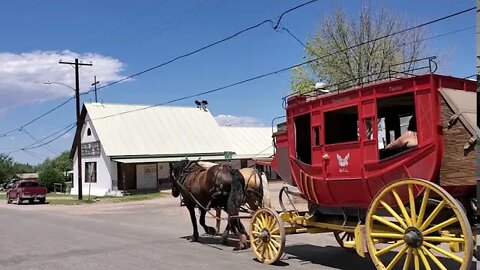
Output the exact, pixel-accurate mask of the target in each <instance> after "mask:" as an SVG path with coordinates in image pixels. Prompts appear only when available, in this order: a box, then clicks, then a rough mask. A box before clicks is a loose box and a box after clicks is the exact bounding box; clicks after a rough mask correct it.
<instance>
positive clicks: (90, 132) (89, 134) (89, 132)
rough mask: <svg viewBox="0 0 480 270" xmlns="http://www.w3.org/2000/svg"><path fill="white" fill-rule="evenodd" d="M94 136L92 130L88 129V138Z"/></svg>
mask: <svg viewBox="0 0 480 270" xmlns="http://www.w3.org/2000/svg"><path fill="white" fill-rule="evenodd" d="M91 135H92V130H91V129H90V128H88V129H87V136H91Z"/></svg>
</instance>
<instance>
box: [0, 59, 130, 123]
mask: <svg viewBox="0 0 480 270" xmlns="http://www.w3.org/2000/svg"><path fill="white" fill-rule="evenodd" d="M75 58H78V59H79V60H80V61H82V62H83V63H90V62H91V63H92V64H93V66H92V67H88V66H84V67H81V69H80V91H82V92H85V91H88V90H89V89H90V87H91V86H90V85H91V83H92V82H93V76H94V75H96V76H97V80H99V81H100V85H102V84H106V83H108V82H111V81H114V80H118V79H120V78H122V76H121V75H120V72H121V71H123V69H124V65H123V64H122V63H121V62H120V61H119V60H118V59H114V58H111V57H108V56H103V55H99V54H93V53H85V54H78V53H75V52H71V51H68V50H66V51H61V52H57V51H33V52H28V53H21V54H15V53H9V52H0V114H2V113H5V112H6V111H7V110H9V109H12V108H14V107H18V106H21V105H27V104H33V103H37V102H44V101H48V100H53V99H57V98H62V97H71V96H73V94H74V92H73V91H72V89H69V88H68V87H65V86H63V85H58V84H51V85H46V84H44V83H45V82H47V81H51V82H59V83H64V84H67V85H70V86H72V87H73V88H74V87H75V71H74V69H73V68H72V67H71V66H70V65H61V64H59V63H58V62H59V61H60V60H62V61H67V62H73V61H74V60H75Z"/></svg>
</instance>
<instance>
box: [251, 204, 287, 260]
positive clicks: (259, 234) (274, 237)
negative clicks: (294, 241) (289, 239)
mask: <svg viewBox="0 0 480 270" xmlns="http://www.w3.org/2000/svg"><path fill="white" fill-rule="evenodd" d="M250 245H251V246H252V250H253V252H254V253H255V256H256V257H257V259H258V260H259V261H260V262H262V263H265V264H272V263H275V262H277V261H278V260H279V259H280V257H281V256H282V255H283V249H284V248H285V228H284V227H283V222H282V220H281V219H280V217H279V216H278V214H277V212H276V211H274V210H272V209H269V208H261V209H258V210H257V211H256V212H255V213H254V214H253V217H252V220H251V222H250Z"/></svg>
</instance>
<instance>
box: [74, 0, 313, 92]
mask: <svg viewBox="0 0 480 270" xmlns="http://www.w3.org/2000/svg"><path fill="white" fill-rule="evenodd" d="M317 1H319V0H312V1H308V2H305V3H303V4H300V5H297V6H295V7H293V8H290V9H288V10H286V11H284V12H283V13H282V14H281V15H280V16H279V17H278V19H277V22H274V21H272V20H270V19H267V20H263V21H262V22H260V23H257V24H255V25H252V26H250V27H247V28H244V29H242V30H240V31H238V32H236V33H234V34H232V35H230V36H227V37H225V38H222V39H220V40H218V41H215V42H213V43H210V44H208V45H205V46H203V47H201V48H199V49H196V50H193V51H191V52H188V53H185V54H182V55H180V56H177V57H175V58H173V59H171V60H168V61H166V62H163V63H161V64H158V65H155V66H153V67H150V68H147V69H144V70H142V71H140V72H137V73H134V74H132V75H130V76H127V77H124V78H122V79H119V80H117V81H113V82H111V83H108V84H106V85H103V86H100V87H99V88H97V91H98V90H101V89H103V88H106V87H108V86H112V85H114V84H117V83H120V82H123V81H126V80H129V79H131V78H134V77H137V76H139V75H142V74H144V73H147V72H150V71H152V70H155V69H158V68H160V67H163V66H166V65H168V64H171V63H173V62H176V61H178V60H180V59H182V58H186V57H188V56H191V55H194V54H197V53H199V52H201V51H204V50H206V49H208V48H211V47H214V46H216V45H218V44H221V43H224V42H226V41H228V40H230V39H233V38H235V37H237V36H239V35H241V34H243V33H245V32H248V31H251V30H253V29H256V28H258V27H260V26H262V25H264V24H267V23H270V26H271V27H272V29H274V30H276V29H277V27H278V25H279V24H280V22H281V20H282V18H283V16H285V15H286V14H288V13H290V12H292V11H294V10H296V9H299V8H301V7H304V6H306V5H309V4H311V3H314V2H317ZM90 92H92V90H89V91H88V92H85V93H83V94H89V93H90Z"/></svg>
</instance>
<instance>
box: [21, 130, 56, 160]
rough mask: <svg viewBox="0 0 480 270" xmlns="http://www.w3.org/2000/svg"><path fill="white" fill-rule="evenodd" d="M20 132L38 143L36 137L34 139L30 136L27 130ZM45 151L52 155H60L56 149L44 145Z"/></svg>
mask: <svg viewBox="0 0 480 270" xmlns="http://www.w3.org/2000/svg"><path fill="white" fill-rule="evenodd" d="M21 131H22V132H23V133H25V134H27V135H28V136H29V137H30V138H32V139H33V140H34V141H35V143H38V139H37V138H36V137H34V136H33V135H32V134H30V132H28V131H27V130H25V129H21ZM45 149H47V150H48V151H49V152H50V153H52V154H54V155H58V154H60V151H58V150H57V149H55V148H53V147H51V146H50V145H45Z"/></svg>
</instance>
